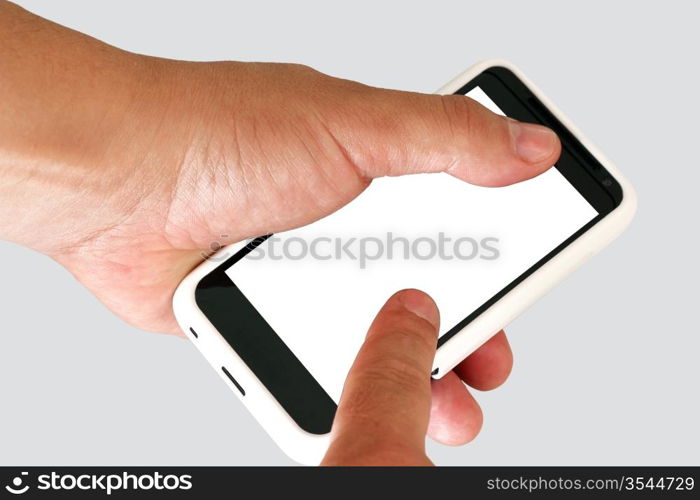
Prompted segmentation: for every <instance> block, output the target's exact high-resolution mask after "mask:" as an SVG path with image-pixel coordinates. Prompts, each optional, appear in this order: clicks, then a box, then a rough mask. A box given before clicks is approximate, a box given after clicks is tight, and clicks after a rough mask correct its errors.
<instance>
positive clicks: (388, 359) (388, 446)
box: [324, 290, 440, 465]
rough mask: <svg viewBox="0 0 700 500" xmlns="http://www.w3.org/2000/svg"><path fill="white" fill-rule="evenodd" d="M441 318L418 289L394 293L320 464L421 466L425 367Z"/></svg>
mask: <svg viewBox="0 0 700 500" xmlns="http://www.w3.org/2000/svg"><path fill="white" fill-rule="evenodd" d="M439 322H440V320H439V313H438V309H437V306H436V305H435V302H433V300H432V299H431V298H430V297H429V296H428V295H426V294H425V293H423V292H421V291H418V290H403V291H401V292H398V293H396V294H394V295H393V296H392V297H391V298H390V299H389V300H388V302H387V303H386V304H385V305H384V307H382V309H381V311H379V314H378V315H377V317H376V319H375V320H374V322H373V323H372V326H371V327H370V329H369V333H368V334H367V338H366V339H365V342H364V345H363V346H362V348H361V349H360V351H359V354H358V355H357V358H356V359H355V363H354V364H353V366H352V368H351V370H350V373H349V375H348V378H347V380H346V382H345V387H344V389H343V395H342V397H341V399H340V404H339V405H338V411H337V413H336V416H335V420H334V422H333V431H332V436H333V438H332V443H331V446H330V447H329V450H328V453H327V455H326V458H325V459H324V463H325V464H336V465H338V464H344V465H350V464H355V465H360V464H361V465H369V464H376V465H380V464H387V465H389V464H391V465H399V464H403V465H427V464H429V463H430V462H429V460H428V458H427V457H426V456H425V435H426V432H427V428H428V420H429V417H430V403H431V389H430V370H431V367H432V363H433V358H434V356H435V349H436V345H437V334H438V326H439Z"/></svg>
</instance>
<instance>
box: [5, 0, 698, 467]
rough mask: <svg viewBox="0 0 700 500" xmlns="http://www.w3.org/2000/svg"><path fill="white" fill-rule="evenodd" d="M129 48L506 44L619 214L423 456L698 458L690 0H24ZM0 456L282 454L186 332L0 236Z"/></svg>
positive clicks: (344, 60)
mask: <svg viewBox="0 0 700 500" xmlns="http://www.w3.org/2000/svg"><path fill="white" fill-rule="evenodd" d="M20 3H21V4H23V5H24V6H26V7H27V8H29V9H30V10H33V11H34V12H36V13H38V14H40V15H43V16H45V17H48V18H50V19H53V20H55V21H57V22H60V23H63V24H65V25H68V26H70V27H72V28H75V29H78V30H80V31H83V32H85V33H88V34H90V35H93V36H95V37H98V38H101V39H103V40H105V41H107V42H110V43H113V44H116V45H118V46H120V47H123V48H125V49H129V50H132V51H136V52H141V53H146V54H152V55H158V56H164V57H172V58H184V59H193V60H208V59H238V60H259V61H295V62H301V63H304V64H308V65H311V66H314V67H316V68H317V69H320V70H322V71H325V72H327V73H331V74H333V75H337V76H342V77H345V78H351V79H356V80H360V81H363V82H365V83H368V84H373V85H378V86H385V87H393V88H399V89H407V90H416V91H425V92H432V91H433V90H435V89H436V88H437V87H439V86H440V85H442V84H443V83H445V82H446V81H447V80H449V79H451V78H452V77H453V76H455V75H456V74H457V73H459V72H461V71H462V70H463V69H465V68H466V67H467V66H469V65H470V64H472V63H473V62H475V61H477V60H479V59H483V58H486V57H504V58H508V59H510V60H512V61H514V62H515V63H516V64H518V65H520V66H521V67H522V68H523V69H524V70H525V71H526V73H528V74H529V75H530V77H531V78H532V79H533V80H534V81H535V82H537V83H538V84H539V85H540V86H541V87H542V88H543V89H544V91H545V92H546V93H547V94H548V95H549V96H550V97H551V98H552V99H553V100H554V101H555V102H557V103H558V104H559V105H560V107H561V108H562V109H563V110H564V111H565V112H566V113H567V114H569V116H571V117H572V119H573V120H574V121H575V122H576V123H577V124H578V125H579V126H580V128H581V129H583V130H584V131H585V132H586V133H587V134H588V135H589V136H590V137H591V138H592V139H593V141H594V142H596V143H597V144H598V145H599V146H600V147H601V149H602V150H603V151H605V152H606V153H607V154H608V155H609V156H610V157H611V158H612V160H613V161H615V162H616V163H617V164H618V165H619V166H620V168H621V169H622V170H623V171H624V172H625V173H626V174H627V175H628V176H629V178H630V179H631V180H632V182H633V184H635V185H636V187H637V189H638V193H639V197H640V209H639V213H638V215H637V218H636V220H635V221H634V222H633V224H632V226H631V228H630V229H629V231H628V232H627V233H626V234H625V235H623V237H622V238H621V239H619V240H618V241H617V242H615V243H614V244H613V245H612V246H611V247H610V248H608V249H607V250H606V251H604V252H603V253H602V254H601V255H599V256H598V257H596V258H595V259H593V260H592V261H591V262H590V263H589V264H588V265H587V266H586V267H585V268H584V269H583V270H581V271H580V272H578V273H577V274H575V275H574V276H572V277H571V278H569V279H568V280H566V281H565V282H564V283H563V284H562V285H561V286H559V287H558V288H557V289H556V290H555V291H553V292H552V293H550V294H549V295H548V296H547V297H545V298H544V299H543V300H541V301H540V302H539V303H538V304H537V305H535V306H534V307H533V308H532V309H530V310H529V311H528V312H527V313H525V314H524V315H523V316H522V317H520V318H519V319H518V320H517V321H515V322H514V323H513V324H512V326H511V327H510V329H509V333H510V338H511V341H512V343H513V348H514V351H515V356H516V365H515V369H514V372H513V375H512V378H511V379H510V380H509V381H508V383H507V384H506V385H505V386H504V387H502V388H501V389H499V390H497V391H495V392H492V393H480V394H478V395H477V397H478V399H479V401H480V402H481V403H482V405H483V407H484V410H485V418H486V420H485V425H484V429H483V432H482V433H481V435H480V436H479V437H478V438H477V439H476V441H475V442H473V443H472V444H470V445H468V446H466V447H461V448H447V447H443V446H440V445H437V444H435V443H430V444H429V451H430V454H431V456H432V457H433V459H434V460H435V461H436V462H437V463H439V464H698V462H699V461H700V460H699V458H700V451H699V450H700V438H699V431H698V422H699V421H700V405H699V404H698V390H697V382H698V380H699V376H700V368H699V366H700V365H699V364H698V357H697V356H698V352H697V351H698V348H699V347H700V340H699V338H698V326H697V323H696V318H697V311H698V306H697V299H698V293H697V282H698V278H699V276H698V261H697V258H698V257H697V256H698V254H699V252H698V251H699V250H700V248H698V236H697V226H698V224H697V222H696V220H695V219H696V216H697V213H698V209H697V201H696V197H697V192H698V191H697V189H698V187H697V186H698V183H699V182H700V169H699V167H700V166H699V165H698V161H697V156H698V140H697V134H698V120H699V118H698V111H700V109H699V106H698V102H699V100H698V89H699V88H700V78H699V77H698V70H697V47H698V46H700V37H699V36H698V30H697V25H696V20H697V16H698V11H697V9H696V8H695V7H694V5H693V2H684V3H681V2H677V3H674V2H663V4H661V3H658V4H657V6H653V5H654V4H652V3H644V2H629V3H623V2H591V1H588V2H580V3H579V6H578V7H575V6H574V5H573V2H558V1H552V2H520V1H513V2H495V1H487V0H481V1H478V2H453V3H451V2H437V1H431V2H429V3H428V2H424V3H422V4H419V3H418V2H415V3H408V2H377V1H375V2H371V3H370V2H317V3H312V2H302V1H295V2H278V3H270V2H264V1H257V2H211V1H207V2H204V1H197V2H173V1H149V2H136V1H124V0H121V1H101V2H93V1H89V0H84V1H66V2H51V1H44V2H40V1H22V2H20ZM0 258H1V262H0V272H1V273H2V281H1V282H0V297H2V301H3V304H4V306H3V333H2V335H0V397H1V398H2V413H1V414H0V415H1V416H0V463H2V464H46V465H56V464H105V465H109V464H144V465H148V464H153V465H167V464H183V465H185V464H289V463H291V462H290V461H289V460H288V459H287V458H286V457H285V456H284V455H283V454H282V453H281V452H280V451H279V450H278V449H277V447H276V446H275V445H274V444H273V443H272V442H271V441H270V440H269V439H268V438H267V436H266V435H265V433H264V432H263V431H262V429H261V428H260V427H259V426H258V425H257V423H256V422H255V421H254V420H253V419H252V418H251V416H250V415H249V414H248V413H247V411H246V410H245V409H244V407H243V406H242V405H241V404H240V403H239V402H238V401H237V400H236V398H235V397H234V396H233V395H232V394H231V393H230V392H229V390H228V389H227V388H226V387H225V386H224V384H223V383H222V382H221V381H220V380H219V378H218V376H217V374H216V373H215V372H214V371H213V370H212V369H211V368H210V367H209V366H208V365H207V364H206V363H205V361H204V359H203V358H202V357H201V356H200V355H199V354H198V353H197V352H196V351H195V349H194V347H193V346H192V345H190V344H189V343H188V342H187V341H184V340H181V339H179V338H173V337H167V336H162V335H153V334H147V333H142V332H139V331H137V330H134V329H133V328H130V327H129V326H127V325H126V324H124V323H122V322H121V321H120V320H118V319H116V318H115V317H113V316H112V315H111V314H110V313H109V312H108V311H107V310H105V309H104V308H103V306H102V305H101V304H100V303H98V301H97V300H96V299H94V298H93V297H92V296H91V295H90V294H89V293H87V292H86V291H85V290H84V289H83V288H82V287H81V285H80V284H78V283H77V282H76V281H75V280H74V279H73V278H72V277H71V275H70V274H69V273H67V272H66V271H65V270H63V269H62V268H61V267H59V266H58V265H57V264H55V263H54V262H52V261H51V260H49V259H48V258H46V257H44V256H42V255H39V254H36V253H33V252H31V251H28V250H26V249H23V248H19V247H17V246H15V245H12V244H9V243H0Z"/></svg>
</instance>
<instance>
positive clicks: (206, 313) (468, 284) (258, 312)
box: [174, 61, 636, 464]
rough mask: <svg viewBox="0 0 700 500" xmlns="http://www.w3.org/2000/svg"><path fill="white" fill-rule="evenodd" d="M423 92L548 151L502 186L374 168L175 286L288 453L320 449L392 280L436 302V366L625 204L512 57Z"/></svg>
mask: <svg viewBox="0 0 700 500" xmlns="http://www.w3.org/2000/svg"><path fill="white" fill-rule="evenodd" d="M438 93H441V94H463V95H466V96H468V97H470V98H472V99H475V100H477V101H478V102H480V103H481V104H482V105H484V106H486V107H487V108H489V109H490V110H491V111H493V112H495V113H500V114H503V115H507V116H510V117H513V118H515V119H517V120H521V121H526V122H532V123H540V124H544V125H546V126H548V127H550V128H552V129H553V130H554V131H555V132H556V133H557V134H558V136H559V138H560V139H561V143H562V154H561V157H560V159H559V161H558V162H557V163H556V165H554V166H553V168H551V169H550V170H548V171H547V172H545V173H544V174H542V175H540V176H538V177H535V178H533V179H530V180H527V181H524V182H521V183H519V184H515V185H513V186H508V187H502V188H485V187H477V186H472V185H470V184H467V183H466V182H464V181H461V180H458V179H455V178H453V177H451V176H449V175H447V174H418V175H412V176H405V177H398V178H396V177H394V178H382V179H377V180H375V181H373V182H372V184H371V185H370V186H369V188H368V189H367V190H366V191H365V192H364V193H362V194H361V195H360V196H359V197H358V198H357V199H356V200H354V201H352V202H351V203H350V204H348V205H346V206H345V207H343V208H341V209H340V210H338V211H337V212H335V213H334V214H331V215H330V216H328V217H326V218H324V219H322V220H320V221H317V222H315V223H313V224H310V225H308V226H305V227H302V228H297V229H294V230H290V231H287V232H284V233H280V234H276V235H267V236H262V237H260V238H256V239H255V240H252V241H246V242H240V243H237V244H235V245H230V246H227V247H224V248H222V249H221V250H220V251H219V252H217V253H216V254H214V255H213V256H212V257H210V258H209V259H207V260H206V261H205V262H204V263H202V264H201V265H200V266H199V267H198V268H196V269H195V270H194V271H192V273H191V274H189V275H188V276H187V277H186V278H185V279H184V280H183V282H182V284H181V285H180V286H179V287H178V289H177V291H176V293H175V296H174V310H175V315H176V317H177V320H178V322H179V324H180V326H181V328H182V329H183V331H185V332H186V334H187V335H188V336H189V337H190V338H191V340H192V341H193V342H194V344H195V345H196V346H197V348H198V349H199V350H200V351H201V352H202V354H203V355H204V356H205V357H206V358H207V360H208V361H209V363H210V364H211V365H212V366H213V367H214V368H215V369H216V370H217V372H218V373H219V374H220V376H221V377H222V378H223V380H224V381H225V382H226V383H227V384H228V385H229V387H230V388H231V389H232V391H233V392H234V393H236V394H237V395H238V396H239V397H240V398H241V399H242V401H243V402H244V403H245V405H246V406H247V407H248V408H249V410H250V411H251V412H252V413H253V415H254V416H255V418H256V419H257V420H258V421H259V422H260V424H261V425H262V426H263V427H264V428H265V429H266V431H267V432H268V433H269V434H270V436H271V437H272V438H273V439H274V440H275V441H276V442H277V443H278V445H279V446H280V447H281V448H282V449H283V450H284V451H285V452H286V453H287V454H288V455H289V456H290V457H291V458H293V459H295V460H297V461H299V462H301V463H308V464H312V463H318V462H319V461H320V460H321V458H322V457H323V454H324V452H325V450H326V448H327V446H328V435H329V431H330V429H331V424H332V422H333V417H334V415H335V411H336V408H337V403H338V401H339V398H340V394H341V391H342V388H343V382H344V380H345V377H346V375H347V373H348V370H349V368H350V366H351V364H352V362H353V360H354V358H355V355H356V353H357V352H358V349H359V347H360V346H361V344H362V342H363V339H364V336H365V334H366V332H367V329H368V327H369V325H370V323H371V321H372V319H373V318H374V316H375V314H376V313H377V311H378V310H379V308H380V307H381V306H382V305H383V303H384V302H385V301H386V299H387V298H388V297H389V296H390V295H391V294H392V293H394V292H395V291H398V290H400V289H402V288H419V289H421V290H423V291H425V292H427V293H428V294H430V295H431V296H432V297H433V298H434V299H435V301H436V302H437V304H438V306H439V308H440V313H441V329H440V332H439V333H440V335H439V339H438V345H437V351H436V356H435V362H434V366H433V373H432V376H433V377H436V378H439V377H441V376H443V375H444V374H445V373H447V372H449V371H450V370H451V369H452V368H453V367H454V366H455V365H456V364H457V363H459V362H460V361H461V360H463V359H464V358H465V357H466V356H468V355H469V354H470V353H471V352H473V351H474V350H476V349H477V348H478V347H479V346H480V345H481V344H483V343H484V342H485V341H486V340H488V339H489V338H490V337H491V336H492V335H494V334H495V333H497V332H498V331H499V330H500V329H502V328H503V327H505V326H506V325H507V324H508V323H509V322H510V321H511V320H512V319H514V318H515V317H516V316H517V315H518V314H519V313H521V312H522V311H523V310H525V309H526V308H527V307H528V306H529V305H530V304H532V303H533V302H534V301H535V300H537V299H538V298H539V297H540V296H541V295H543V294H544V293H545V292H546V291H548V290H549V289H551V288H552V287H553V286H554V285H555V284H556V283H557V282H558V281H560V280H561V279H563V278H564V277H566V276H567V275H568V274H570V273H571V272H572V271H573V270H574V269H576V268H577V267H578V266H580V265H581V264H582V263H583V262H584V261H585V260H587V259H588V258H589V257H590V256H591V255H593V254H594V253H596V252H598V251H599V250H600V249H602V248H603V247H604V246H606V245H607V244H608V243H609V242H610V241H612V240H613V239H614V238H615V237H616V236H617V235H618V234H620V233H621V232H622V230H623V229H624V228H625V227H626V226H627V224H628V223H629V222H630V220H631V219H632V217H633V215H634V212H635V207H636V200H635V194H634V191H633V189H632V187H631V186H630V184H629V182H628V181H627V180H625V179H624V178H623V177H622V176H621V175H620V173H619V172H618V170H617V169H616V168H615V167H614V166H613V165H612V164H611V163H610V162H609V161H608V160H607V159H605V158H604V157H603V155H602V154H601V153H600V152H599V151H598V150H597V149H596V148H595V147H594V146H593V145H592V144H591V143H590V142H589V141H588V140H587V139H585V138H584V137H583V135H582V134H581V133H580V132H579V131H578V130H577V129H576V127H575V126H574V125H573V124H572V123H571V122H570V121H569V120H568V119H567V118H566V117H565V116H564V115H563V114H562V113H561V112H560V111H559V110H558V109H557V108H556V107H555V106H554V105H553V104H552V103H551V102H550V101H549V100H548V99H547V98H546V97H545V96H544V95H543V94H542V92H541V91H540V90H538V89H537V88H536V87H535V86H534V85H533V84H532V83H531V82H530V81H529V80H528V79H527V78H526V77H525V76H524V75H523V74H522V72H520V71H519V70H518V69H517V68H515V67H514V66H513V65H512V64H510V63H508V62H506V61H484V62H482V63H479V64H477V65H475V66H473V67H472V68H470V69H469V70H467V71H466V72H465V73H463V74H462V75H460V76H458V77H457V78H455V79H454V80H453V81H451V82H450V83H448V84H447V85H446V86H444V87H443V88H442V89H440V90H439V91H438Z"/></svg>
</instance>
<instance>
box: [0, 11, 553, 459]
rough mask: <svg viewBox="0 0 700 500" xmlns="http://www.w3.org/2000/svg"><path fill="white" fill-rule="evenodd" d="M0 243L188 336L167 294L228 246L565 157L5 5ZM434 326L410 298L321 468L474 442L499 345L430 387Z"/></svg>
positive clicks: (510, 132) (496, 180) (398, 306)
mask: <svg viewBox="0 0 700 500" xmlns="http://www.w3.org/2000/svg"><path fill="white" fill-rule="evenodd" d="M0 75H2V78H0V103H1V104H2V113H0V200H2V204H1V205H0V237H2V238H3V239H6V240H10V241H13V242H16V243H18V244H20V245H24V246H26V247H28V248H31V249H34V250H37V251H39V252H42V253H44V254H46V255H48V256H49V257H51V258H52V259H54V260H56V261H57V262H59V263H60V264H61V265H63V266H64V267H65V268H66V269H68V270H69V271H70V272H71V273H72V274H73V275H74V276H75V277H76V279H78V280H79V281H80V282H81V283H83V284H84V285H85V286H86V287H87V288H88V289H89V290H90V291H91V292H92V293H94V294H95V296H97V297H98V298H99V299H100V300H101V301H102V302H103V303H104V304H105V305H106V306H107V307H108V308H109V309H111V310H112V311H113V312H114V313H115V314H117V315H119V316H120V317H122V318H123V319H124V320H126V321H127V322H129V323H130V324H132V325H133V326H135V327H137V328H140V329H143V330H149V331H154V332H163V333H171V334H178V335H179V334H181V333H180V331H179V329H178V327H177V324H176V322H175V319H174V317H173V312H172V306H171V299H172V294H173V291H174V289H175V287H176V286H177V284H178V283H179V282H180V281H181V279H182V278H183V277H184V276H185V275H186V274H187V273H188V272H189V271H190V270H191V269H192V268H193V267H194V266H196V265H197V264H198V263H199V262H200V261H201V258H202V257H201V254H202V251H203V250H206V249H208V248H210V245H211V244H212V242H217V241H221V235H228V238H229V240H230V241H224V242H223V243H232V242H235V241H240V240H243V239H245V238H249V237H255V236H258V235H261V234H266V233H270V232H279V231H282V230H286V229H291V228H294V227H298V226H301V225H305V224H308V223H311V222H313V221H315V220H317V219H319V218H321V217H323V216H325V215H328V214H330V213H332V212H333V211H335V210H337V209H338V208H340V207H342V206H343V205H345V204H346V203H349V202H350V201H352V200H353V199H354V198H355V197H356V196H358V195H359V194H360V193H361V192H362V191H363V190H364V189H365V188H366V187H367V186H368V185H369V184H370V182H371V181H372V179H373V178H376V177H382V176H398V175H406V174H413V173H420V172H447V173H449V174H450V175H453V176H455V177H457V178H459V179H462V180H464V181H467V182H470V183H473V184H478V185H483V186H494V187H496V186H503V185H507V184H512V183H515V182H519V181H522V180H525V179H528V178H531V177H533V176H536V175H538V174H540V173H541V172H543V171H544V170H546V169H547V168H549V167H550V166H551V165H552V164H553V163H554V162H555V161H556V159H557V158H558V156H559V152H560V144H559V141H558V139H557V137H556V136H555V135H554V134H553V133H552V132H551V131H549V130H548V129H546V128H544V127H540V126H536V125H528V124H520V123H518V122H515V121H513V120H509V119H506V118H503V117H499V116H497V115H495V114H493V113H491V112H490V111H488V110H486V109H485V108H483V107H482V106H480V105H479V104H478V103H476V102H474V101H472V100H470V99H469V98H466V97H463V96H435V95H423V94H417V93H410V92H398V91H393V90H386V89H378V88H372V87H368V86H365V85H362V84H359V83H356V82H352V81H348V80H341V79H338V78H333V77H330V76H327V75H324V74H321V73H319V72H317V71H315V70H313V69H311V68H308V67H305V66H300V65H293V64H260V63H237V62H213V63H191V62H184V61H173V60H165V59H158V58H152V57H146V56H142V55H137V54H132V53H128V52H125V51H122V50H120V49H117V48H115V47H111V46H108V45H106V44H104V43H102V42H100V41H98V40H95V39H93V38H90V37H87V36H85V35H82V34H80V33H77V32H75V31H72V30H69V29H67V28H64V27H62V26H58V25H56V24H54V23H51V22H49V21H47V20H44V19H41V18H39V17H37V16H34V15H32V14H31V13H29V12H27V11H25V10H23V9H21V8H19V7H17V6H16V5H14V4H12V3H9V2H4V1H1V0H0ZM438 318H439V313H438V311H437V307H436V306H435V304H434V303H433V301H432V299H430V298H429V297H428V296H426V295H425V294H423V293H422V292H419V291H417V290H407V291H402V292H400V293H398V294H396V295H394V296H393V297H392V298H391V299H390V300H389V301H388V302H387V304H386V305H385V306H384V307H383V308H382V310H381V311H380V312H379V314H378V316H377V318H376V319H375V321H374V323H373V325H372V327H371V329H370V331H369V333H368V336H367V340H366V342H365V344H364V346H363V348H362V350H361V352H360V354H359V355H358V357H357V360H356V362H355V364H354V366H353V369H352V371H351V373H350V375H349V377H348V380H347V382H346V386H345V390H344V393H343V397H342V400H341V403H340V405H339V410H338V414H337V418H336V421H335V423H334V427H333V441H332V445H331V447H330V449H329V451H328V455H327V456H326V458H325V460H324V463H325V464H328V465H341V464H342V465H350V464H378V465H379V464H403V465H425V464H429V463H430V461H429V459H428V458H427V457H426V455H425V447H424V445H425V436H426V434H428V435H430V436H431V437H432V438H433V439H436V440H437V441H440V442H442V443H445V444H449V445H459V444H464V443H466V442H468V441H470V440H472V439H473V438H474V437H475V436H476V434H477V433H478V432H479V429H480V428H481V423H482V419H483V417H482V412H481V409H480V407H479V405H478V403H477V402H476V401H475V399H474V398H473V397H472V395H471V394H470V392H469V390H468V386H471V387H472V388H475V389H478V390H490V389H493V388H495V387H497V386H499V385H500V384H502V383H503V382H504V381H505V379H506V378H507V376H508V374H509V373H510V371H511V367H512V354H511V350H510V347H509V345H508V341H507V340H506V337H505V334H504V333H503V332H500V333H499V334H497V335H496V336H495V337H493V338H492V339H491V340H489V341H488V342H487V343H486V344H485V345H484V346H482V347H481V348H480V349H479V350H478V351H477V352H475V353H474V354H472V355H471V356H469V357H468V358H467V359H465V360H464V361H463V362H462V363H461V364H460V365H459V366H458V367H457V368H455V370H454V371H453V372H452V373H449V374H446V375H445V376H444V377H443V378H442V379H440V380H438V381H431V379H430V377H429V371H430V365H431V362H432V358H433V356H434V353H435V341H436V338H437V325H438V323H439V319H438Z"/></svg>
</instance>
